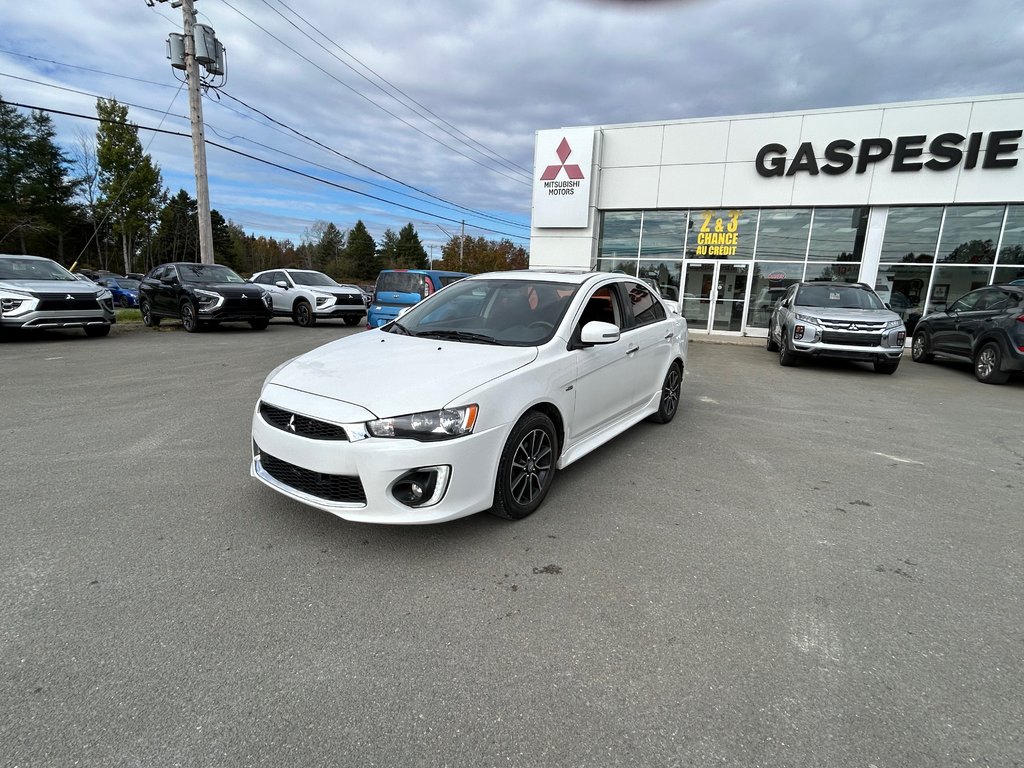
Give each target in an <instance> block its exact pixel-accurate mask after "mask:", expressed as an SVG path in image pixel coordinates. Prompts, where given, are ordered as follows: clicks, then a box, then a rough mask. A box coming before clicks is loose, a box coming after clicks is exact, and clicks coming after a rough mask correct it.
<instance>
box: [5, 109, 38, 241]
mask: <svg viewBox="0 0 1024 768" xmlns="http://www.w3.org/2000/svg"><path fill="white" fill-rule="evenodd" d="M29 140H30V138H29V131H28V118H26V117H25V116H24V115H22V114H21V113H20V112H18V110H17V109H16V108H15V107H12V106H11V105H9V104H7V103H5V102H3V101H0V245H2V244H3V243H4V242H7V241H12V242H17V243H19V245H18V246H16V247H11V248H10V250H17V251H20V252H22V253H24V252H25V248H24V243H25V240H24V232H23V231H22V230H24V229H25V228H26V227H29V226H31V222H30V221H29V220H28V218H27V216H26V211H25V207H24V186H25V171H26V168H27V166H28V144H29Z"/></svg>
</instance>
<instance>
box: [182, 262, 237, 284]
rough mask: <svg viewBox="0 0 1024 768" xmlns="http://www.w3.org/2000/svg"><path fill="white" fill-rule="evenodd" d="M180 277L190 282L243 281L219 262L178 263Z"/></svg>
mask: <svg viewBox="0 0 1024 768" xmlns="http://www.w3.org/2000/svg"><path fill="white" fill-rule="evenodd" d="M178 269H179V270H181V277H182V279H183V280H186V281H187V282H190V283H244V282H245V280H243V279H242V278H241V277H240V276H239V275H237V274H236V273H235V272H234V271H233V270H231V269H228V268H227V267H222V266H221V265H220V264H179V265H178Z"/></svg>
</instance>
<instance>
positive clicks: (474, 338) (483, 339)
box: [415, 331, 501, 344]
mask: <svg viewBox="0 0 1024 768" xmlns="http://www.w3.org/2000/svg"><path fill="white" fill-rule="evenodd" d="M415 335H416V336H419V337H421V338H427V339H450V340H452V341H469V342H474V343H477V344H500V343H501V342H500V341H498V340H497V339H496V338H494V337H493V336H485V335H484V334H482V333H468V332H466V331H422V332H420V333H417V334H415Z"/></svg>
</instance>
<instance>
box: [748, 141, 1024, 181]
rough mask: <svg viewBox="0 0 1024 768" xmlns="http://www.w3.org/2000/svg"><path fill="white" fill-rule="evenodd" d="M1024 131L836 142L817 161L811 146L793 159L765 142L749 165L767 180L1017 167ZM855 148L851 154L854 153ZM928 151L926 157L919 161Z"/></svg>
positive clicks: (804, 146)
mask: <svg viewBox="0 0 1024 768" xmlns="http://www.w3.org/2000/svg"><path fill="white" fill-rule="evenodd" d="M1022 135H1024V131H1022V130H1020V129H1018V130H1009V131H991V132H989V133H988V134H987V135H986V134H985V133H984V132H983V131H977V132H975V133H971V134H968V135H967V136H964V135H963V134H960V133H940V134H939V135H937V136H935V137H933V138H932V139H931V140H930V141H929V139H928V136H925V135H923V134H922V135H914V136H899V137H897V138H896V140H895V141H893V140H892V139H887V138H869V139H861V140H860V142H859V143H858V142H853V141H851V140H850V139H836V140H835V141H831V142H829V143H828V144H827V145H826V146H825V150H824V153H823V154H822V156H821V159H820V161H819V157H818V155H817V152H816V151H815V148H814V144H813V143H812V142H810V141H805V142H804V143H803V144H801V145H800V146H799V147H798V148H797V150H796V152H794V153H793V156H792V157H789V154H788V153H789V150H788V149H787V148H786V146H785V145H783V144H777V143H771V144H765V145H764V146H763V147H761V149H760V150H759V151H758V153H757V158H756V159H755V160H754V166H755V167H756V168H757V172H758V173H759V174H760V175H761V176H764V177H766V178H770V177H772V176H795V175H796V174H798V173H807V174H809V175H811V176H817V175H818V174H819V173H825V174H828V175H830V176H838V175H839V174H842V173H846V172H847V171H850V170H851V169H852V170H853V172H854V173H864V172H865V171H867V170H868V168H870V167H872V166H874V165H877V164H878V163H882V162H884V161H887V160H888V161H889V165H890V170H891V171H892V172H893V173H903V172H908V171H909V172H914V171H920V170H922V169H926V170H929V171H948V170H949V169H951V168H956V167H957V166H959V165H962V166H963V168H965V169H971V168H975V167H977V166H978V165H979V163H980V166H981V167H982V168H986V169H989V168H1013V167H1014V166H1016V165H1017V161H1018V157H1017V150H1018V146H1019V145H1018V143H1017V140H1018V139H1020V138H1021V136H1022ZM854 150H856V152H854ZM925 152H927V153H928V154H929V155H931V158H930V159H928V160H925V159H923V155H924V154H925Z"/></svg>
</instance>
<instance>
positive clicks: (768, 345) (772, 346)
mask: <svg viewBox="0 0 1024 768" xmlns="http://www.w3.org/2000/svg"><path fill="white" fill-rule="evenodd" d="M765 349H767V350H768V351H769V352H778V351H779V345H778V344H776V343H775V339H773V338H772V322H771V320H769V321H768V340H767V341H766V342H765Z"/></svg>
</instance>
